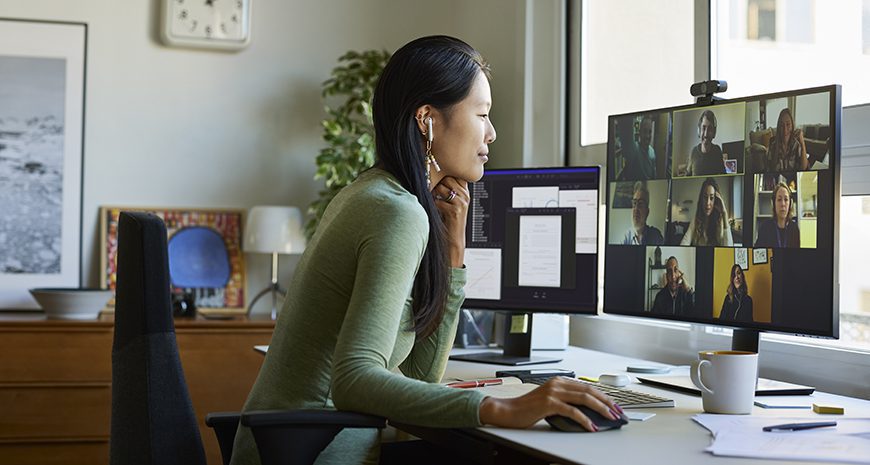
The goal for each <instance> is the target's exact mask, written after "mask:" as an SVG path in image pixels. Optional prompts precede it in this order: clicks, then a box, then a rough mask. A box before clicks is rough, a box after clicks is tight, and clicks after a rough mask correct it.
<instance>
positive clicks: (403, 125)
mask: <svg viewBox="0 0 870 465" xmlns="http://www.w3.org/2000/svg"><path fill="white" fill-rule="evenodd" d="M481 71H482V72H484V74H485V75H486V76H487V78H489V66H488V65H487V64H486V62H485V61H484V60H483V57H482V56H481V55H480V53H479V52H478V51H477V50H475V49H474V48H472V47H471V46H470V45H468V44H466V43H465V42H463V41H461V40H459V39H455V38H453V37H447V36H430V37H422V38H419V39H416V40H414V41H412V42H409V43H408V44H406V45H405V46H403V47H402V48H400V49H399V50H397V51H396V53H394V54H393V56H392V58H390V61H389V62H388V63H387V66H386V67H385V68H384V71H383V73H382V74H381V77H380V79H379V80H378V85H377V88H376V89H375V94H374V98H373V100H372V117H373V120H374V126H375V147H376V150H377V160H378V161H377V163H376V166H378V167H379V168H382V169H384V170H385V171H388V172H389V173H390V174H392V175H393V176H395V177H396V179H398V180H399V182H400V183H401V184H402V187H404V188H405V189H406V190H407V191H408V192H410V193H411V194H413V195H414V196H416V197H417V200H418V201H419V202H420V205H422V206H423V209H424V210H425V211H426V215H427V216H428V217H429V241H428V243H427V244H426V251H425V252H424V253H423V260H422V262H421V263H420V268H419V270H418V271H417V276H416V278H415V281H414V289H413V291H412V297H413V303H412V309H413V312H414V332H415V333H416V334H417V336H418V337H427V336H429V335H430V334H432V333H433V332H434V331H435V329H436V328H437V327H438V325H439V324H440V323H441V319H442V317H443V315H444V310H445V304H446V303H447V293H448V287H449V284H450V283H449V281H448V280H449V272H450V268H449V263H448V260H447V240H446V237H445V235H446V232H445V229H444V223H443V221H442V220H441V215H440V214H439V212H438V209H437V207H435V201H434V200H433V198H432V194H431V192H430V191H429V186H428V184H427V182H426V174H425V173H426V164H425V161H424V156H425V152H424V150H423V147H424V145H423V144H424V141H423V135H422V134H421V133H420V130H419V129H418V127H417V122H416V120H415V116H416V115H415V112H416V111H417V109H418V108H419V107H421V106H423V105H431V106H432V107H434V108H437V109H438V110H440V111H442V112H443V113H444V114H445V115H449V113H450V109H451V107H452V106H453V105H455V104H457V103H459V102H460V101H461V100H463V99H464V98H465V97H466V96H467V95H468V94H469V92H470V91H471V87H472V84H473V83H474V80H475V78H477V76H478V75H479V74H480V73H481ZM436 137H437V136H436Z"/></svg>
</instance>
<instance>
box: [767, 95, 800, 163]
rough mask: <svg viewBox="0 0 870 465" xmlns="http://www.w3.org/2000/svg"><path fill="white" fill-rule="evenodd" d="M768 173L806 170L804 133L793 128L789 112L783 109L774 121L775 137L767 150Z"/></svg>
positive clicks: (792, 119) (792, 120)
mask: <svg viewBox="0 0 870 465" xmlns="http://www.w3.org/2000/svg"><path fill="white" fill-rule="evenodd" d="M768 154H769V155H768V157H769V160H770V161H769V163H770V166H769V168H768V170H769V171H800V170H805V169H807V165H808V164H809V161H808V158H807V144H806V142H805V141H804V132H803V131H801V130H800V129H795V128H794V118H792V116H791V110H789V109H788V108H783V109H782V111H780V112H779V118H777V120H776V136H775V137H774V138H773V139H772V140H771V141H770V148H769V149H768Z"/></svg>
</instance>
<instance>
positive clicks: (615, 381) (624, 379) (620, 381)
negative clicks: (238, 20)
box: [598, 374, 631, 387]
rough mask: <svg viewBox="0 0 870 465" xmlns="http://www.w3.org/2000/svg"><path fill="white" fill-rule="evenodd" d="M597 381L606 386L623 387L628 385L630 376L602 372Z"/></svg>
mask: <svg viewBox="0 0 870 465" xmlns="http://www.w3.org/2000/svg"><path fill="white" fill-rule="evenodd" d="M598 382H599V383H601V384H606V385H608V386H615V387H623V386H628V383H630V382H631V378H629V376H628V375H613V374H603V375H601V376H599V377H598Z"/></svg>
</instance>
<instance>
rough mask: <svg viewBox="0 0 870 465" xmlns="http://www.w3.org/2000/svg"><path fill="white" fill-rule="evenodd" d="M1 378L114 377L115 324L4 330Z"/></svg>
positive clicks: (0, 342) (6, 380) (0, 348)
mask: <svg viewBox="0 0 870 465" xmlns="http://www.w3.org/2000/svg"><path fill="white" fill-rule="evenodd" d="M0 353H2V354H3V357H0V381H2V382H3V383H13V382H42V381H58V382H67V381H105V382H110V381H111V379H112V328H111V327H107V328H93V329H90V328H81V329H78V328H75V329H72V330H68V331H53V330H44V329H43V330H37V331H32V330H11V331H10V330H6V331H0Z"/></svg>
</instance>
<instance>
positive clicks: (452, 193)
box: [445, 189, 456, 202]
mask: <svg viewBox="0 0 870 465" xmlns="http://www.w3.org/2000/svg"><path fill="white" fill-rule="evenodd" d="M454 198H456V191H455V190H452V189H451V190H450V195H448V196H447V198H446V199H445V200H446V201H448V202H449V201H451V200H453V199H454Z"/></svg>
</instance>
